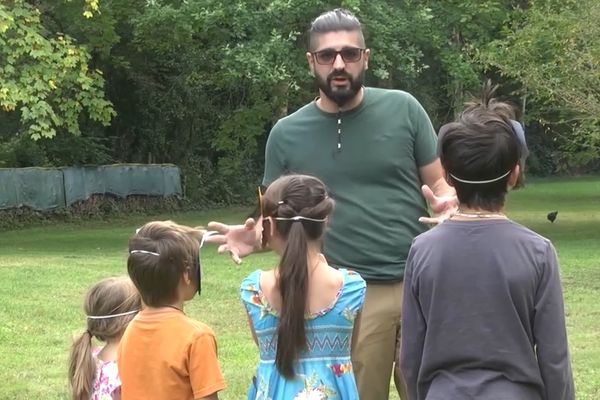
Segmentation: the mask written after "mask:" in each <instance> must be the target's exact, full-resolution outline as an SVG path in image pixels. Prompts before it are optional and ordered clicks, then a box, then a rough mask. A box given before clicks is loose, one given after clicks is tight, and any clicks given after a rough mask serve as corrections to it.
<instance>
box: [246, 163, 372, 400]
mask: <svg viewBox="0 0 600 400" xmlns="http://www.w3.org/2000/svg"><path fill="white" fill-rule="evenodd" d="M259 199H260V200H261V201H259V203H260V210H261V213H262V216H263V226H264V228H265V229H264V232H263V235H266V242H267V244H268V246H269V247H270V248H271V249H273V250H274V251H276V252H277V253H278V254H279V255H280V256H281V258H280V260H279V265H278V266H277V267H276V268H275V269H272V270H269V271H261V270H258V271H255V272H253V273H251V274H250V275H249V276H248V277H247V278H246V279H245V280H244V281H243V283H242V286H241V298H242V301H243V303H244V305H245V308H246V311H247V313H248V317H249V321H250V329H251V331H252V334H253V337H254V339H255V341H256V342H257V345H258V347H259V349H260V363H259V365H258V368H257V371H256V376H255V378H254V382H253V383H252V385H251V387H250V390H249V393H248V399H252V400H254V399H256V400H258V399H261V400H262V399H264V400H266V399H309V398H310V399H358V392H357V389H356V382H355V380H354V374H353V372H352V363H351V361H350V344H351V338H352V330H353V326H354V319H355V318H356V315H357V313H358V312H359V310H360V309H361V308H362V305H363V302H364V296H365V281H364V280H363V279H362V278H361V277H360V275H358V274H356V273H353V272H352V271H348V270H346V269H339V270H338V269H335V268H332V267H330V266H329V265H328V264H327V261H326V260H325V258H324V257H323V255H322V254H321V253H320V249H321V237H322V236H323V233H324V231H325V227H326V225H327V221H328V218H329V216H330V215H331V212H332V210H333V206H334V202H333V200H332V199H331V198H330V197H329V196H328V194H327V191H326V189H325V186H324V184H323V182H321V181H320V180H318V179H317V178H314V177H311V176H305V175H290V176H284V177H281V178H279V179H277V180H275V181H274V182H273V183H272V184H271V185H270V186H269V187H268V189H267V191H266V193H265V195H264V198H263V197H262V195H261V193H260V192H259Z"/></svg>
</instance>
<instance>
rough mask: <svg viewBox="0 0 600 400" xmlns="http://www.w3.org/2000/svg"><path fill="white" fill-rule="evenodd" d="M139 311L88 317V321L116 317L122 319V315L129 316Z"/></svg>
mask: <svg viewBox="0 0 600 400" xmlns="http://www.w3.org/2000/svg"><path fill="white" fill-rule="evenodd" d="M138 311H140V310H133V311H127V312H122V313H119V314H111V315H88V316H87V317H88V319H107V318H116V317H122V316H123V315H129V314H134V313H136V312H138Z"/></svg>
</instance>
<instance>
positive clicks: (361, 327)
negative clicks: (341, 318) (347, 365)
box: [352, 282, 408, 400]
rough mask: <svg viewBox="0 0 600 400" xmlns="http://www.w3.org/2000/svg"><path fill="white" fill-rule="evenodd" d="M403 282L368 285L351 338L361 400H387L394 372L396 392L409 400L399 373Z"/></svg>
mask: <svg viewBox="0 0 600 400" xmlns="http://www.w3.org/2000/svg"><path fill="white" fill-rule="evenodd" d="M402 287H403V284H402V282H396V283H368V284H367V290H366V295H365V304H364V306H363V309H362V312H361V313H360V315H359V317H358V318H357V319H356V322H355V325H354V334H353V337H352V366H353V369H354V375H355V376H356V384H357V386H358V392H359V395H360V400H387V399H388V398H389V392H390V377H391V374H392V371H393V372H394V383H395V385H396V390H397V391H398V394H399V395H400V398H401V399H402V400H408V396H407V394H406V387H405V384H404V379H403V378H402V375H401V373H400V318H401V310H402Z"/></svg>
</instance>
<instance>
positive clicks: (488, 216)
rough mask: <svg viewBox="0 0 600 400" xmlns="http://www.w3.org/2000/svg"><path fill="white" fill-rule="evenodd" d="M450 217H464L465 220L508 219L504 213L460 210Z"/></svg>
mask: <svg viewBox="0 0 600 400" xmlns="http://www.w3.org/2000/svg"><path fill="white" fill-rule="evenodd" d="M452 217H465V218H480V219H492V218H499V219H507V218H508V217H507V216H506V215H505V214H504V213H483V212H477V211H474V212H464V211H461V210H460V209H459V210H457V211H456V212H455V213H454V215H452Z"/></svg>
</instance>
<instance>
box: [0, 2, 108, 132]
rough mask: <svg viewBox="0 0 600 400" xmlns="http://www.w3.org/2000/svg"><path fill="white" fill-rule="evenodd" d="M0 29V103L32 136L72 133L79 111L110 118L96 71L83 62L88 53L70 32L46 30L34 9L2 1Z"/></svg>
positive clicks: (100, 119) (98, 118)
mask: <svg viewBox="0 0 600 400" xmlns="http://www.w3.org/2000/svg"><path fill="white" fill-rule="evenodd" d="M88 3H89V6H90V7H93V6H94V4H96V5H97V1H90V2H88ZM0 34H1V35H2V36H1V37H0V106H1V107H2V108H3V109H4V111H15V110H18V111H19V113H20V118H21V123H22V126H23V129H24V130H26V131H27V133H28V134H29V135H30V136H31V137H32V138H34V139H39V138H42V137H53V136H54V135H55V134H56V132H57V129H58V130H66V131H67V132H70V133H74V134H78V133H79V132H80V130H79V120H78V119H79V117H80V115H81V113H82V112H83V111H86V112H87V114H88V115H89V118H91V119H92V120H95V121H98V122H100V123H102V124H105V125H107V124H108V123H109V122H110V119H111V118H112V116H113V115H114V110H113V109H112V106H111V104H110V102H108V101H107V100H105V99H104V97H103V85H104V80H103V78H102V72H101V71H99V70H94V69H90V68H89V67H88V63H89V61H90V55H89V53H88V52H87V51H86V49H85V48H84V47H82V46H80V45H77V44H76V43H75V41H74V40H73V39H72V38H71V37H69V36H68V35H64V34H62V33H58V34H54V33H50V32H47V31H46V30H45V28H44V26H43V25H42V24H41V20H40V11H39V9H37V8H35V7H33V6H31V5H29V4H28V3H26V2H24V1H22V0H8V1H5V2H2V4H0Z"/></svg>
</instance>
